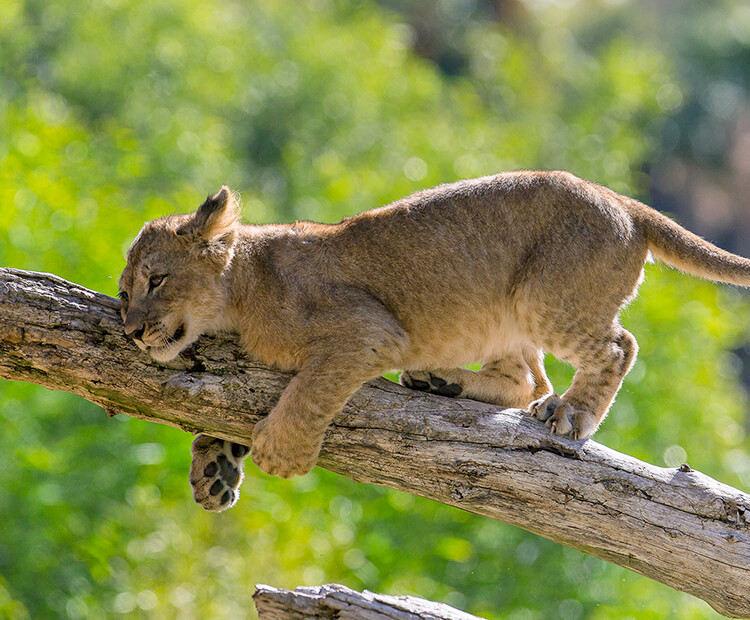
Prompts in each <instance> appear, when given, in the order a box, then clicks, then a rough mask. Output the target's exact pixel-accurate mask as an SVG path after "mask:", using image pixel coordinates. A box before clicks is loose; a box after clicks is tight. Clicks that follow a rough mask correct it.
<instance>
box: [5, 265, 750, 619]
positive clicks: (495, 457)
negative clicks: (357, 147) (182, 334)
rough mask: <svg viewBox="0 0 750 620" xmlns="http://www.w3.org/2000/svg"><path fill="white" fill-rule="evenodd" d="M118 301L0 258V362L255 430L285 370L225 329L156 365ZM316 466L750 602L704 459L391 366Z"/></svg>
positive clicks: (748, 538)
mask: <svg viewBox="0 0 750 620" xmlns="http://www.w3.org/2000/svg"><path fill="white" fill-rule="evenodd" d="M118 308H119V302H118V301H117V300H116V299H112V298H111V297H107V296H106V295H102V294H100V293H96V292H93V291H90V290H88V289H86V288H84V287H81V286H79V285H76V284H72V283H70V282H66V281H65V280H62V279H61V278H58V277H56V276H53V275H49V274H40V273H32V272H24V271H18V270H12V269H0V376H2V377H4V378H6V379H14V380H19V381H30V382H33V383H38V384H40V385H43V386H45V387H48V388H50V389H55V390H64V391H67V392H72V393H75V394H79V395H80V396H83V397H84V398H86V399H88V400H90V401H91V402H94V403H97V404H99V405H101V406H102V407H103V408H104V409H105V410H106V411H107V412H108V413H109V414H110V415H114V414H117V413H124V414H127V415H130V416H134V417H137V418H141V419H144V420H150V421H153V422H159V423H162V424H168V425H171V426H175V427H178V428H182V429H184V430H186V431H190V432H199V431H200V432H206V433H208V434H210V435H214V436H216V437H222V438H225V439H231V440H233V441H237V442H239V443H245V444H247V445H250V443H251V441H250V438H251V429H252V426H253V424H254V423H255V422H256V421H257V420H259V419H260V418H261V417H262V416H264V415H266V414H267V413H268V412H269V410H270V408H271V407H272V406H273V404H274V403H275V402H276V400H277V399H278V397H279V395H280V394H281V391H282V390H283V388H284V386H285V385H286V383H287V381H288V379H289V375H286V374H284V373H280V372H277V371H275V370H273V369H271V368H268V367H266V366H263V365H262V364H259V363H257V362H255V361H253V360H252V359H250V358H249V357H248V356H247V355H246V354H244V353H243V352H242V350H241V349H240V348H239V347H238V346H237V345H236V344H235V343H234V341H233V339H232V338H231V336H227V337H203V338H201V340H200V341H199V342H198V343H196V344H195V345H194V346H193V347H191V348H190V349H189V350H188V351H186V352H185V353H183V354H182V355H181V357H180V358H179V359H178V360H176V361H175V362H173V363H170V364H167V365H160V364H157V363H155V362H153V361H151V360H150V359H149V358H148V357H147V356H146V355H145V354H144V353H142V352H140V351H139V350H138V349H137V348H136V347H135V346H134V345H133V344H132V343H131V342H130V341H128V340H127V339H126V338H125V337H124V335H123V333H122V326H121V322H120V317H119V312H118ZM319 465H320V466H321V467H325V468H327V469H329V470H331V471H335V472H337V473H340V474H343V475H345V476H347V477H349V478H351V479H353V480H357V481H360V482H368V483H373V484H380V485H384V486H388V487H391V488H394V489H400V490H402V491H406V492H409V493H414V494H416V495H421V496H423V497H428V498H431V499H434V500H436V501H439V502H443V503H445V504H449V505H452V506H456V507H458V508H461V509H463V510H467V511H469V512H472V513H476V514H478V515H482V516H485V517H489V518H492V519H498V520H501V521H505V522H507V523H511V524H513V525H517V526H519V527H522V528H524V529H526V530H529V531H531V532H534V533H536V534H539V535H540V536H545V537H546V538H549V539H551V540H554V541H556V542H559V543H561V544H564V545H567V546H569V547H572V548H574V549H578V550H580V551H583V552H584V553H588V554H591V555H593V556H596V557H598V558H602V559H604V560H607V561H610V562H614V563H615V564H619V565H620V566H624V567H626V568H629V569H630V570H633V571H635V572H637V573H640V574H643V575H646V576H648V577H651V578H652V579H656V580H657V581H661V582H662V583H665V584H667V585H670V586H672V587H673V588H676V589H678V590H683V591H685V592H689V593H690V594H693V595H695V596H697V597H700V598H702V599H704V600H705V601H707V602H708V603H709V604H710V605H711V606H712V607H714V609H716V610H717V611H719V612H720V613H723V614H725V615H728V616H734V617H750V523H749V521H750V495H748V494H746V493H744V492H742V491H739V490H737V489H734V488H732V487H730V486H727V485H725V484H722V483H720V482H717V481H716V480H713V479H712V478H710V477H708V476H706V475H704V474H702V473H700V472H697V471H693V470H688V471H680V470H679V469H665V468H661V467H656V466H654V465H650V464H648V463H644V462H642V461H639V460H637V459H635V458H632V457H630V456H627V455H625V454H621V453H619V452H616V451H614V450H610V449H609V448H607V447H605V446H602V445H600V444H598V443H596V442H595V441H592V440H588V441H584V442H580V441H573V440H567V439H562V438H555V437H552V436H551V435H549V433H548V432H547V430H546V428H545V427H544V426H543V425H542V424H541V423H539V422H537V421H535V420H533V419H531V418H530V417H529V416H528V414H526V413H525V412H523V411H520V410H512V409H501V408H499V407H495V406H492V405H487V404H484V403H479V402H475V401H470V400H464V399H450V398H444V397H440V396H434V395H430V394H423V393H421V392H413V391H410V390H407V389H405V388H402V387H401V386H399V385H396V384H394V383H392V382H389V381H386V380H385V379H378V380H374V381H370V382H368V383H367V384H365V385H364V386H363V387H362V389H360V390H359V392H357V393H356V394H355V395H354V397H352V399H351V400H350V402H349V403H348V404H347V406H346V408H345V409H344V411H343V412H342V413H341V414H340V415H339V416H338V417H337V418H336V419H335V420H334V423H333V424H332V426H331V427H330V429H329V431H328V433H327V435H326V441H325V443H324V446H323V451H322V453H321V458H320V463H319ZM251 466H252V465H251ZM186 475H187V474H186Z"/></svg>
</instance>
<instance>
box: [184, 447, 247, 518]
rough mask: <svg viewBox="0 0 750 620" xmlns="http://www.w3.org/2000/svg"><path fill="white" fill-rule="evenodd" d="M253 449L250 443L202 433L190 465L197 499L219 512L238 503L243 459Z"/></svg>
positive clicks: (208, 508) (191, 482) (192, 484)
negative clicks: (249, 446)
mask: <svg viewBox="0 0 750 620" xmlns="http://www.w3.org/2000/svg"><path fill="white" fill-rule="evenodd" d="M249 452H250V449H249V448H248V447H247V446H243V445H241V444H237V443H233V442H231V441H225V440H223V439H216V438H214V437H209V436H207V435H199V436H198V437H197V438H196V440H195V441H194V442H193V448H192V453H193V464H192V465H191V467H190V485H191V486H192V487H193V497H194V498H195V501H196V502H197V503H199V504H200V505H201V506H203V508H205V509H206V510H212V511H216V512H218V511H222V510H226V509H227V508H231V507H232V506H234V505H235V504H236V503H237V500H238V499H239V497H240V492H239V486H240V484H241V483H242V478H243V471H242V461H243V460H244V459H245V457H246V456H247V455H248V453H249Z"/></svg>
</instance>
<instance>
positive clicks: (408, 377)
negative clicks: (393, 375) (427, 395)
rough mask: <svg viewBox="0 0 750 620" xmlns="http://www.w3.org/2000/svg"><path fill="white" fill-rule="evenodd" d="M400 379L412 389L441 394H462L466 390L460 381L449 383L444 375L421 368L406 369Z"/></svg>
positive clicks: (402, 383)
mask: <svg viewBox="0 0 750 620" xmlns="http://www.w3.org/2000/svg"><path fill="white" fill-rule="evenodd" d="M399 381H400V382H401V385H403V386H405V387H408V388H411V389H412V390H419V391H420V392H432V393H433V394H440V395H441V396H460V395H461V392H463V391H464V390H463V388H462V387H461V386H460V385H459V384H458V383H448V382H447V381H446V380H445V379H443V378H442V377H438V376H437V375H435V374H433V373H431V372H426V371H421V370H411V371H410V370H405V371H404V372H402V373H401V378H400V379H399Z"/></svg>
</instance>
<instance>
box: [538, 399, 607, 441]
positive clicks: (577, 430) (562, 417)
mask: <svg viewBox="0 0 750 620" xmlns="http://www.w3.org/2000/svg"><path fill="white" fill-rule="evenodd" d="M529 413H530V414H531V415H532V416H533V417H535V418H537V419H538V420H541V421H542V422H544V423H545V424H546V425H547V427H548V428H549V430H550V432H551V433H553V434H555V435H563V436H565V437H570V438H572V439H586V438H587V437H591V435H593V434H594V432H595V431H596V429H597V427H598V426H599V421H598V420H597V418H596V416H595V415H594V414H593V413H592V412H591V411H587V410H585V409H579V408H577V407H574V406H573V405H571V404H570V403H568V402H566V401H564V400H563V399H562V398H561V397H560V396H558V395H557V394H548V395H547V396H543V397H542V398H540V399H539V400H535V401H534V402H533V403H531V404H530V405H529Z"/></svg>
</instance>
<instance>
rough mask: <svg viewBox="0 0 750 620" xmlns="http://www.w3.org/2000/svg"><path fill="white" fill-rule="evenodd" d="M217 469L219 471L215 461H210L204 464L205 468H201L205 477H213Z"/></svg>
mask: <svg viewBox="0 0 750 620" xmlns="http://www.w3.org/2000/svg"><path fill="white" fill-rule="evenodd" d="M217 471H219V466H218V465H217V464H216V461H211V462H210V463H209V464H208V465H206V469H204V470H203V475H204V476H206V478H213V477H214V476H215V475H216V472H217Z"/></svg>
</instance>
